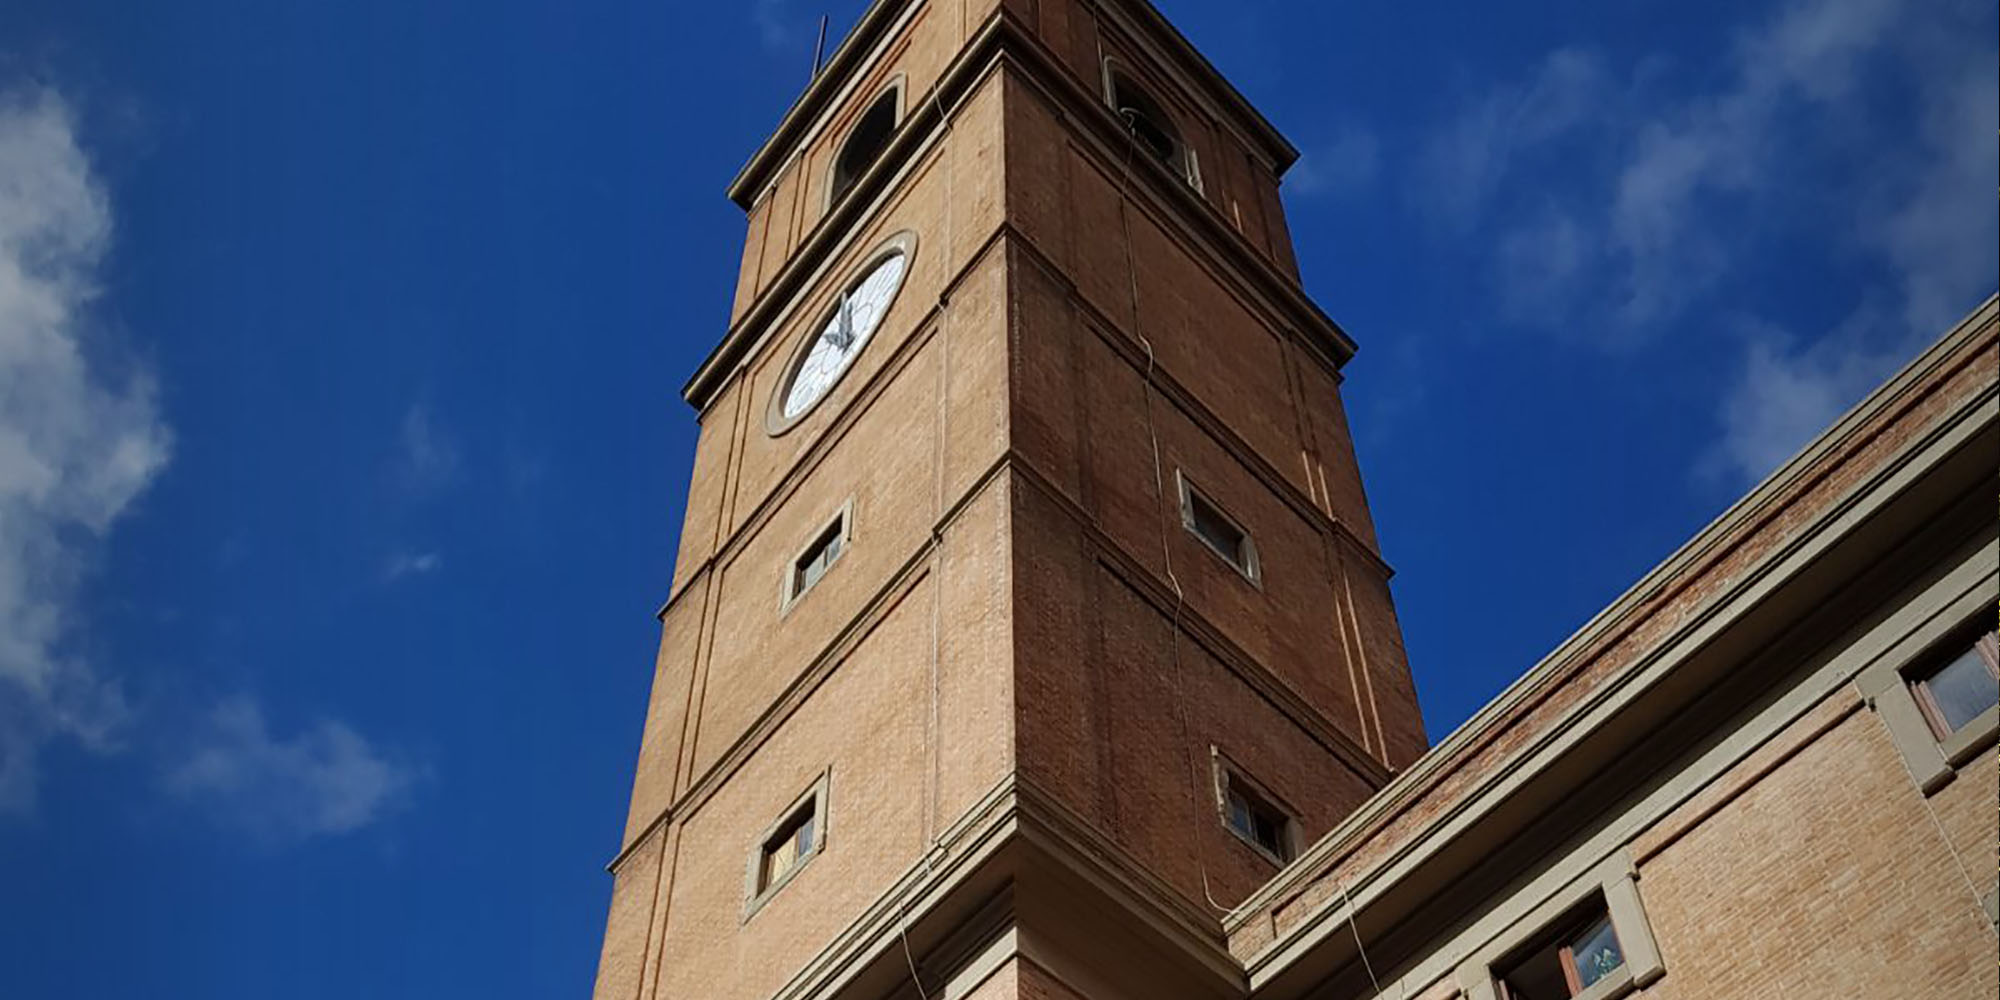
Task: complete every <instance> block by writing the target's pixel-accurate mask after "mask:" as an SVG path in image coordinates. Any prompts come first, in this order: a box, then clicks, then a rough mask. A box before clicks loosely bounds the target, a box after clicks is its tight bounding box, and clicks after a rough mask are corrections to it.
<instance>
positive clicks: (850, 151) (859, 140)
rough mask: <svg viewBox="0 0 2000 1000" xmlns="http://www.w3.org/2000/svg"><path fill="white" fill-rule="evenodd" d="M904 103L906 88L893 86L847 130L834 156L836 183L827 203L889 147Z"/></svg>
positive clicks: (865, 170) (843, 190)
mask: <svg viewBox="0 0 2000 1000" xmlns="http://www.w3.org/2000/svg"><path fill="white" fill-rule="evenodd" d="M901 106H902V88H901V87H890V88H889V89H888V90H885V91H883V92H882V96H880V97H877V98H876V99H875V103H873V104H871V105H869V106H868V110H867V111H865V112H863V113H862V115H861V120H860V121H857V122H855V123H854V128H853V129H852V130H850V131H849V132H848V133H847V141H846V142H843V143H841V145H840V153H839V155H837V156H835V157H834V160H833V183H832V185H831V187H830V188H829V189H828V190H829V193H828V195H827V204H828V205H832V204H833V203H834V202H837V201H839V200H840V198H841V196H842V195H845V194H846V193H847V192H848V190H849V189H851V188H853V187H854V185H855V182H857V181H859V180H861V175H862V174H865V173H867V172H868V167H869V166H870V165H872V164H873V163H874V162H875V160H876V159H877V158H878V157H880V156H881V155H882V151H883V150H885V149H887V148H889V140H890V138H892V137H893V136H894V135H895V134H896V119H897V117H898V113H899V111H900V110H901Z"/></svg>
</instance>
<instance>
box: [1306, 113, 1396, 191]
mask: <svg viewBox="0 0 2000 1000" xmlns="http://www.w3.org/2000/svg"><path fill="white" fill-rule="evenodd" d="M1381 166H1382V141H1381V139H1379V138H1378V137H1377V136H1376V135H1375V133H1374V132H1372V131H1369V130H1368V129H1366V128H1363V127H1361V126H1359V125H1355V124H1352V123H1349V124H1347V125H1344V126H1342V127H1341V128H1340V130H1339V131H1338V132H1337V133H1336V134H1335V135H1334V137H1333V139H1332V140H1331V141H1329V142H1326V143H1324V144H1321V145H1319V146H1316V147H1314V148H1313V149H1311V150H1310V151H1308V152H1306V153H1305V154H1304V155H1302V156H1300V157H1299V161H1298V162H1297V163H1295V164H1293V165H1292V169H1291V170H1289V171H1287V172H1286V173H1285V189H1286V190H1287V191H1290V192H1293V193H1296V194H1301V195H1305V196H1307V197H1313V196H1316V195H1333V196H1338V197H1345V196H1348V195H1352V194H1356V193H1359V192H1360V191H1362V190H1363V189H1365V188H1367V187H1368V186H1369V185H1371V184H1373V183H1374V182H1375V177H1376V175H1377V174H1378V173H1379V172H1380V171H1381Z"/></svg>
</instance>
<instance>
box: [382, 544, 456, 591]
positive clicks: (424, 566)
mask: <svg viewBox="0 0 2000 1000" xmlns="http://www.w3.org/2000/svg"><path fill="white" fill-rule="evenodd" d="M443 568H444V556H442V555H439V554H438V553H436V552H398V553H396V554H395V555H392V556H390V557H389V560H388V562H387V563H386V564H385V565H384V566H383V567H382V579H384V580H387V581H389V582H391V583H394V582H395V581H397V580H400V579H402V578H404V577H406V576H423V575H425V574H428V573H435V572H437V571H438V570H441V569H443Z"/></svg>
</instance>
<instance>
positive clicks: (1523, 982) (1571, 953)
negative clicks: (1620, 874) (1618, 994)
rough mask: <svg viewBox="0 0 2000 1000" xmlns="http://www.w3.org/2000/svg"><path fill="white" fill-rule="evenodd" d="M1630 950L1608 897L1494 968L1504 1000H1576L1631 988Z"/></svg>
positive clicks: (1576, 912) (1593, 901)
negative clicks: (1623, 943)
mask: <svg viewBox="0 0 2000 1000" xmlns="http://www.w3.org/2000/svg"><path fill="white" fill-rule="evenodd" d="M1624 969H1625V950H1624V948H1623V947H1622V946H1621V945H1620V944H1619V943H1618V932H1617V930H1616V929H1615V928H1613V927H1612V926H1611V914H1610V911H1609V910H1608V909H1607V908H1606V906H1605V904H1604V899H1603V897H1601V896H1599V897H1593V898H1592V899H1591V900H1590V901H1589V902H1587V903H1585V904H1584V905H1583V906H1581V907H1579V908H1577V909H1576V910H1573V911H1571V912H1570V913H1568V914H1566V915H1565V916H1564V917H1563V918H1562V919H1561V920H1560V921H1558V922H1557V923H1556V924H1555V925H1553V927H1552V928H1551V929H1550V930H1549V931H1548V932H1547V933H1545V934H1544V935H1543V936H1541V937H1539V938H1537V939H1535V941H1534V942H1533V943H1532V944H1530V945H1528V946H1527V947H1526V948H1523V949H1521V950H1520V951H1518V952H1516V953H1515V954H1514V955H1512V956H1510V957H1509V958H1508V959H1506V960H1505V961H1503V962H1501V963H1499V964H1498V965H1496V966H1495V967H1494V970H1493V973H1494V974H1493V979H1494V986H1495V988H1496V990H1497V992H1498V994H1499V997H1500V1000H1570V998H1572V997H1598V996H1602V995H1605V994H1606V993H1608V992H1609V991H1610V990H1611V989H1613V988H1615V986H1616V985H1617V984H1629V983H1630V982H1631V977H1630V975H1629V974H1628V975H1625V976H1622V977H1621V976H1619V975H1618V973H1620V972H1621V971H1623V970H1624Z"/></svg>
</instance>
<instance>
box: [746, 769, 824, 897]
mask: <svg viewBox="0 0 2000 1000" xmlns="http://www.w3.org/2000/svg"><path fill="white" fill-rule="evenodd" d="M832 780H833V772H831V771H827V772H825V773H822V774H821V775H820V777H819V780H818V781H817V782H814V783H813V787H812V788H811V789H809V790H808V791H807V792H806V793H805V794H804V795H801V796H799V797H798V798H797V799H794V800H793V801H792V804H791V805H789V806H786V807H785V811H784V812H782V813H779V814H778V815H779V819H778V821H777V822H775V823H772V824H771V825H770V826H769V827H767V828H766V829H765V830H764V833H763V835H762V836H760V837H758V838H757V839H756V840H755V841H753V842H752V844H751V846H750V863H749V866H748V867H747V868H746V869H745V871H744V873H743V894H744V900H745V902H744V905H743V919H745V920H748V919H750V918H751V917H753V916H755V915H756V914H757V911H758V910H761V909H763V907H764V904H765V903H767V902H769V901H770V900H771V899H772V898H773V897H775V896H776V895H777V894H778V890H780V889H783V888H784V887H785V885H786V884H787V883H789V882H791V881H792V879H793V878H794V877H795V876H797V875H798V874H799V872H800V871H801V870H803V869H804V868H805V867H806V865H807V863H809V862H811V861H812V859H814V858H816V857H819V856H820V855H821V854H822V853H825V851H826V835H827V794H828V791H829V789H830V788H831V787H832V785H831V783H832Z"/></svg>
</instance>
